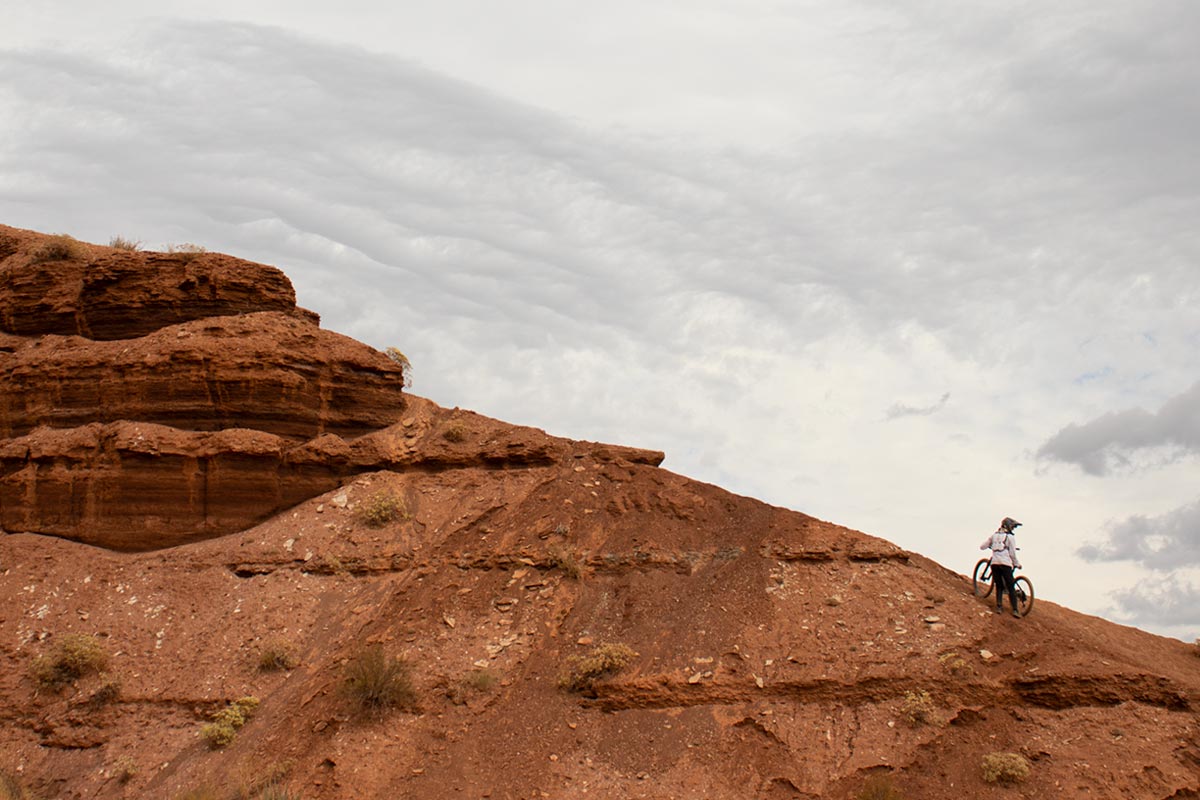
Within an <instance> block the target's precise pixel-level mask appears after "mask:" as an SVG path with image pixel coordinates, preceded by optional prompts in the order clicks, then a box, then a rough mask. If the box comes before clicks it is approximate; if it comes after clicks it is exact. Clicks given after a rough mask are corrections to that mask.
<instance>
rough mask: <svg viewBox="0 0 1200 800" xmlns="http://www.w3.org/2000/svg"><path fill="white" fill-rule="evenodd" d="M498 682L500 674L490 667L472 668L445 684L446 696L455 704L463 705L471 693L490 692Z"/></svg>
mask: <svg viewBox="0 0 1200 800" xmlns="http://www.w3.org/2000/svg"><path fill="white" fill-rule="evenodd" d="M499 682H500V676H499V675H497V674H496V673H495V672H493V671H492V670H490V669H478V668H477V669H473V670H471V671H470V672H468V673H467V674H466V675H463V676H462V677H461V678H459V679H458V680H456V681H453V682H451V683H449V685H447V686H446V697H448V698H449V699H450V702H452V703H454V704H455V705H460V706H461V705H464V704H466V702H467V701H468V700H469V699H470V697H471V695H480V694H486V693H487V692H490V691H491V690H492V689H494V688H495V687H496V684H498V683H499Z"/></svg>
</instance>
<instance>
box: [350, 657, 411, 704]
mask: <svg viewBox="0 0 1200 800" xmlns="http://www.w3.org/2000/svg"><path fill="white" fill-rule="evenodd" d="M342 690H343V692H345V694H346V696H347V697H348V698H349V699H350V701H351V702H352V703H353V704H354V705H355V706H357V707H358V708H359V710H361V711H364V712H366V713H369V714H382V713H384V712H386V711H390V710H391V709H394V708H413V707H414V706H416V702H417V690H416V689H415V688H414V687H413V682H412V666H411V665H410V664H409V663H408V661H406V660H405V659H403V658H389V657H388V656H386V655H385V654H384V652H383V647H382V646H380V645H374V646H372V647H369V648H367V649H366V650H363V651H361V652H360V653H359V654H358V655H357V656H355V657H354V658H352V659H351V660H350V662H349V663H348V664H347V665H346V680H345V683H344V684H343V685H342Z"/></svg>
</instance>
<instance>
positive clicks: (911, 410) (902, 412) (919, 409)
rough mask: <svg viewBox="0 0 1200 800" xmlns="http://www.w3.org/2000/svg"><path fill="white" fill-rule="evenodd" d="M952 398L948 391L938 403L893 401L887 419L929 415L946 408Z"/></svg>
mask: <svg viewBox="0 0 1200 800" xmlns="http://www.w3.org/2000/svg"><path fill="white" fill-rule="evenodd" d="M949 400H950V393H949V392H946V393H945V394H943V395H942V396H941V397H940V398H938V401H937V402H936V403H933V404H932V405H927V406H910V405H905V404H904V403H893V404H892V406H891V407H890V408H889V409H888V410H887V413H886V414H885V416H886V417H887V419H898V418H900V417H928V416H930V415H932V414H936V413H937V412H938V411H941V410H942V409H943V408H945V406H946V403H947V402H949Z"/></svg>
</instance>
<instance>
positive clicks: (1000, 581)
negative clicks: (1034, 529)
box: [979, 517, 1021, 619]
mask: <svg viewBox="0 0 1200 800" xmlns="http://www.w3.org/2000/svg"><path fill="white" fill-rule="evenodd" d="M1020 526H1021V523H1019V522H1017V521H1016V520H1015V519H1013V518H1012V517H1005V518H1004V519H1002V520H1001V521H1000V528H999V529H998V530H997V531H996V532H995V533H993V534H992V535H991V536H989V537H988V538H986V539H984V540H983V544H981V545H979V549H980V550H989V549H990V550H991V551H992V557H991V559H990V561H989V563H991V565H992V586H994V587H995V588H996V613H997V614H1003V613H1004V593H1005V592H1008V596H1009V599H1010V600H1011V601H1012V615H1013V616H1014V617H1016V618H1017V619H1020V618H1021V612H1020V611H1018V610H1017V587H1016V584H1015V583H1014V582H1013V569H1014V568H1015V569H1021V561H1020V559H1018V558H1017V537H1016V535H1015V531H1016V529H1017V528H1019V527H1020Z"/></svg>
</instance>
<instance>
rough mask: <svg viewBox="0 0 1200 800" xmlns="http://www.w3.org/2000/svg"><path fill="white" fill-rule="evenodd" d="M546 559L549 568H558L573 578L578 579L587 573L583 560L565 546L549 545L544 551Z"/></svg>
mask: <svg viewBox="0 0 1200 800" xmlns="http://www.w3.org/2000/svg"><path fill="white" fill-rule="evenodd" d="M546 560H547V562H548V563H549V564H550V568H551V569H560V570H562V571H563V574H564V575H566V576H567V577H568V578H572V579H573V580H579V579H581V578H582V577H583V576H584V575H586V574H587V568H586V567H585V566H584V563H583V560H582V559H581V558H580V557H579V554H578V553H576V552H575V551H574V550H568V549H567V548H565V547H551V548H550V549H549V550H548V551H547V552H546Z"/></svg>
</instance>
